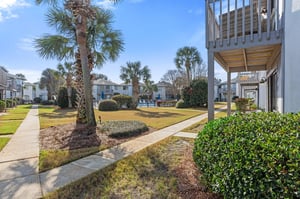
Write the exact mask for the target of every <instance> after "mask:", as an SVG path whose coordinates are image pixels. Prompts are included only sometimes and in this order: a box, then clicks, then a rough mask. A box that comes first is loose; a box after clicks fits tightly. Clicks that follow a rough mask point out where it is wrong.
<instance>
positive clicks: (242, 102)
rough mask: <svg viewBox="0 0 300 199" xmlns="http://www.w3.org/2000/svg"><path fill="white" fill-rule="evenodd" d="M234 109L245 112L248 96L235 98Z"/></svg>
mask: <svg viewBox="0 0 300 199" xmlns="http://www.w3.org/2000/svg"><path fill="white" fill-rule="evenodd" d="M234 103H235V106H236V110H237V111H240V112H246V110H247V106H248V104H249V99H248V98H236V99H235V100H234Z"/></svg>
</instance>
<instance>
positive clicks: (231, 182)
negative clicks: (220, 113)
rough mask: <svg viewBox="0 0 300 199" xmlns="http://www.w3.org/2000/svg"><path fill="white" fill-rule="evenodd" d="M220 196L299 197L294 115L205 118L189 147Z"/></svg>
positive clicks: (298, 118)
mask: <svg viewBox="0 0 300 199" xmlns="http://www.w3.org/2000/svg"><path fill="white" fill-rule="evenodd" d="M193 157H194V160H195V162H196V164H197V166H198V167H199V169H200V170H201V172H202V173H203V179H204V181H206V182H207V184H208V186H209V187H210V188H211V189H212V191H214V192H217V193H220V194H222V195H223V196H224V197H225V198H300V114H280V113H265V112H261V113H251V114H237V115H234V116H230V117H227V118H222V119H218V120H214V121H211V122H209V123H208V124H207V125H206V126H205V127H204V129H203V131H202V132H200V133H199V134H198V137H197V139H196V140H195V148H194V151H193Z"/></svg>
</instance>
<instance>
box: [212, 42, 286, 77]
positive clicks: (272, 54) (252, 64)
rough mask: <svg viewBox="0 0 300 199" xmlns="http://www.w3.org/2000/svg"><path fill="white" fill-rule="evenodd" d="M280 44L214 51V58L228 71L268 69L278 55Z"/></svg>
mask: <svg viewBox="0 0 300 199" xmlns="http://www.w3.org/2000/svg"><path fill="white" fill-rule="evenodd" d="M280 50H281V44H275V45H268V46H257V47H251V48H242V49H234V50H227V51H220V52H216V53H215V59H216V60H217V62H218V63H219V64H220V65H221V66H223V68H224V70H226V71H228V72H243V71H259V70H269V69H271V67H272V64H273V62H272V61H275V59H276V58H277V57H278V56H279V54H280Z"/></svg>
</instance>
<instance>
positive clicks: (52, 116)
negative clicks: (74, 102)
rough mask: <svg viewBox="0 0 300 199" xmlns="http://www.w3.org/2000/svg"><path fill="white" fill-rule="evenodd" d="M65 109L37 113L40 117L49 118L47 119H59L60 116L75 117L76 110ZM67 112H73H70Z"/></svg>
mask: <svg viewBox="0 0 300 199" xmlns="http://www.w3.org/2000/svg"><path fill="white" fill-rule="evenodd" d="M68 110H69V111H67V110H55V111H54V112H53V113H40V114H39V115H40V116H41V117H45V118H49V119H60V118H75V117H76V112H74V109H68ZM69 112H74V113H72V114H70V113H69Z"/></svg>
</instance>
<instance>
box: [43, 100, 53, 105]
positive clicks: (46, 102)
mask: <svg viewBox="0 0 300 199" xmlns="http://www.w3.org/2000/svg"><path fill="white" fill-rule="evenodd" d="M42 105H55V101H54V100H44V101H42Z"/></svg>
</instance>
